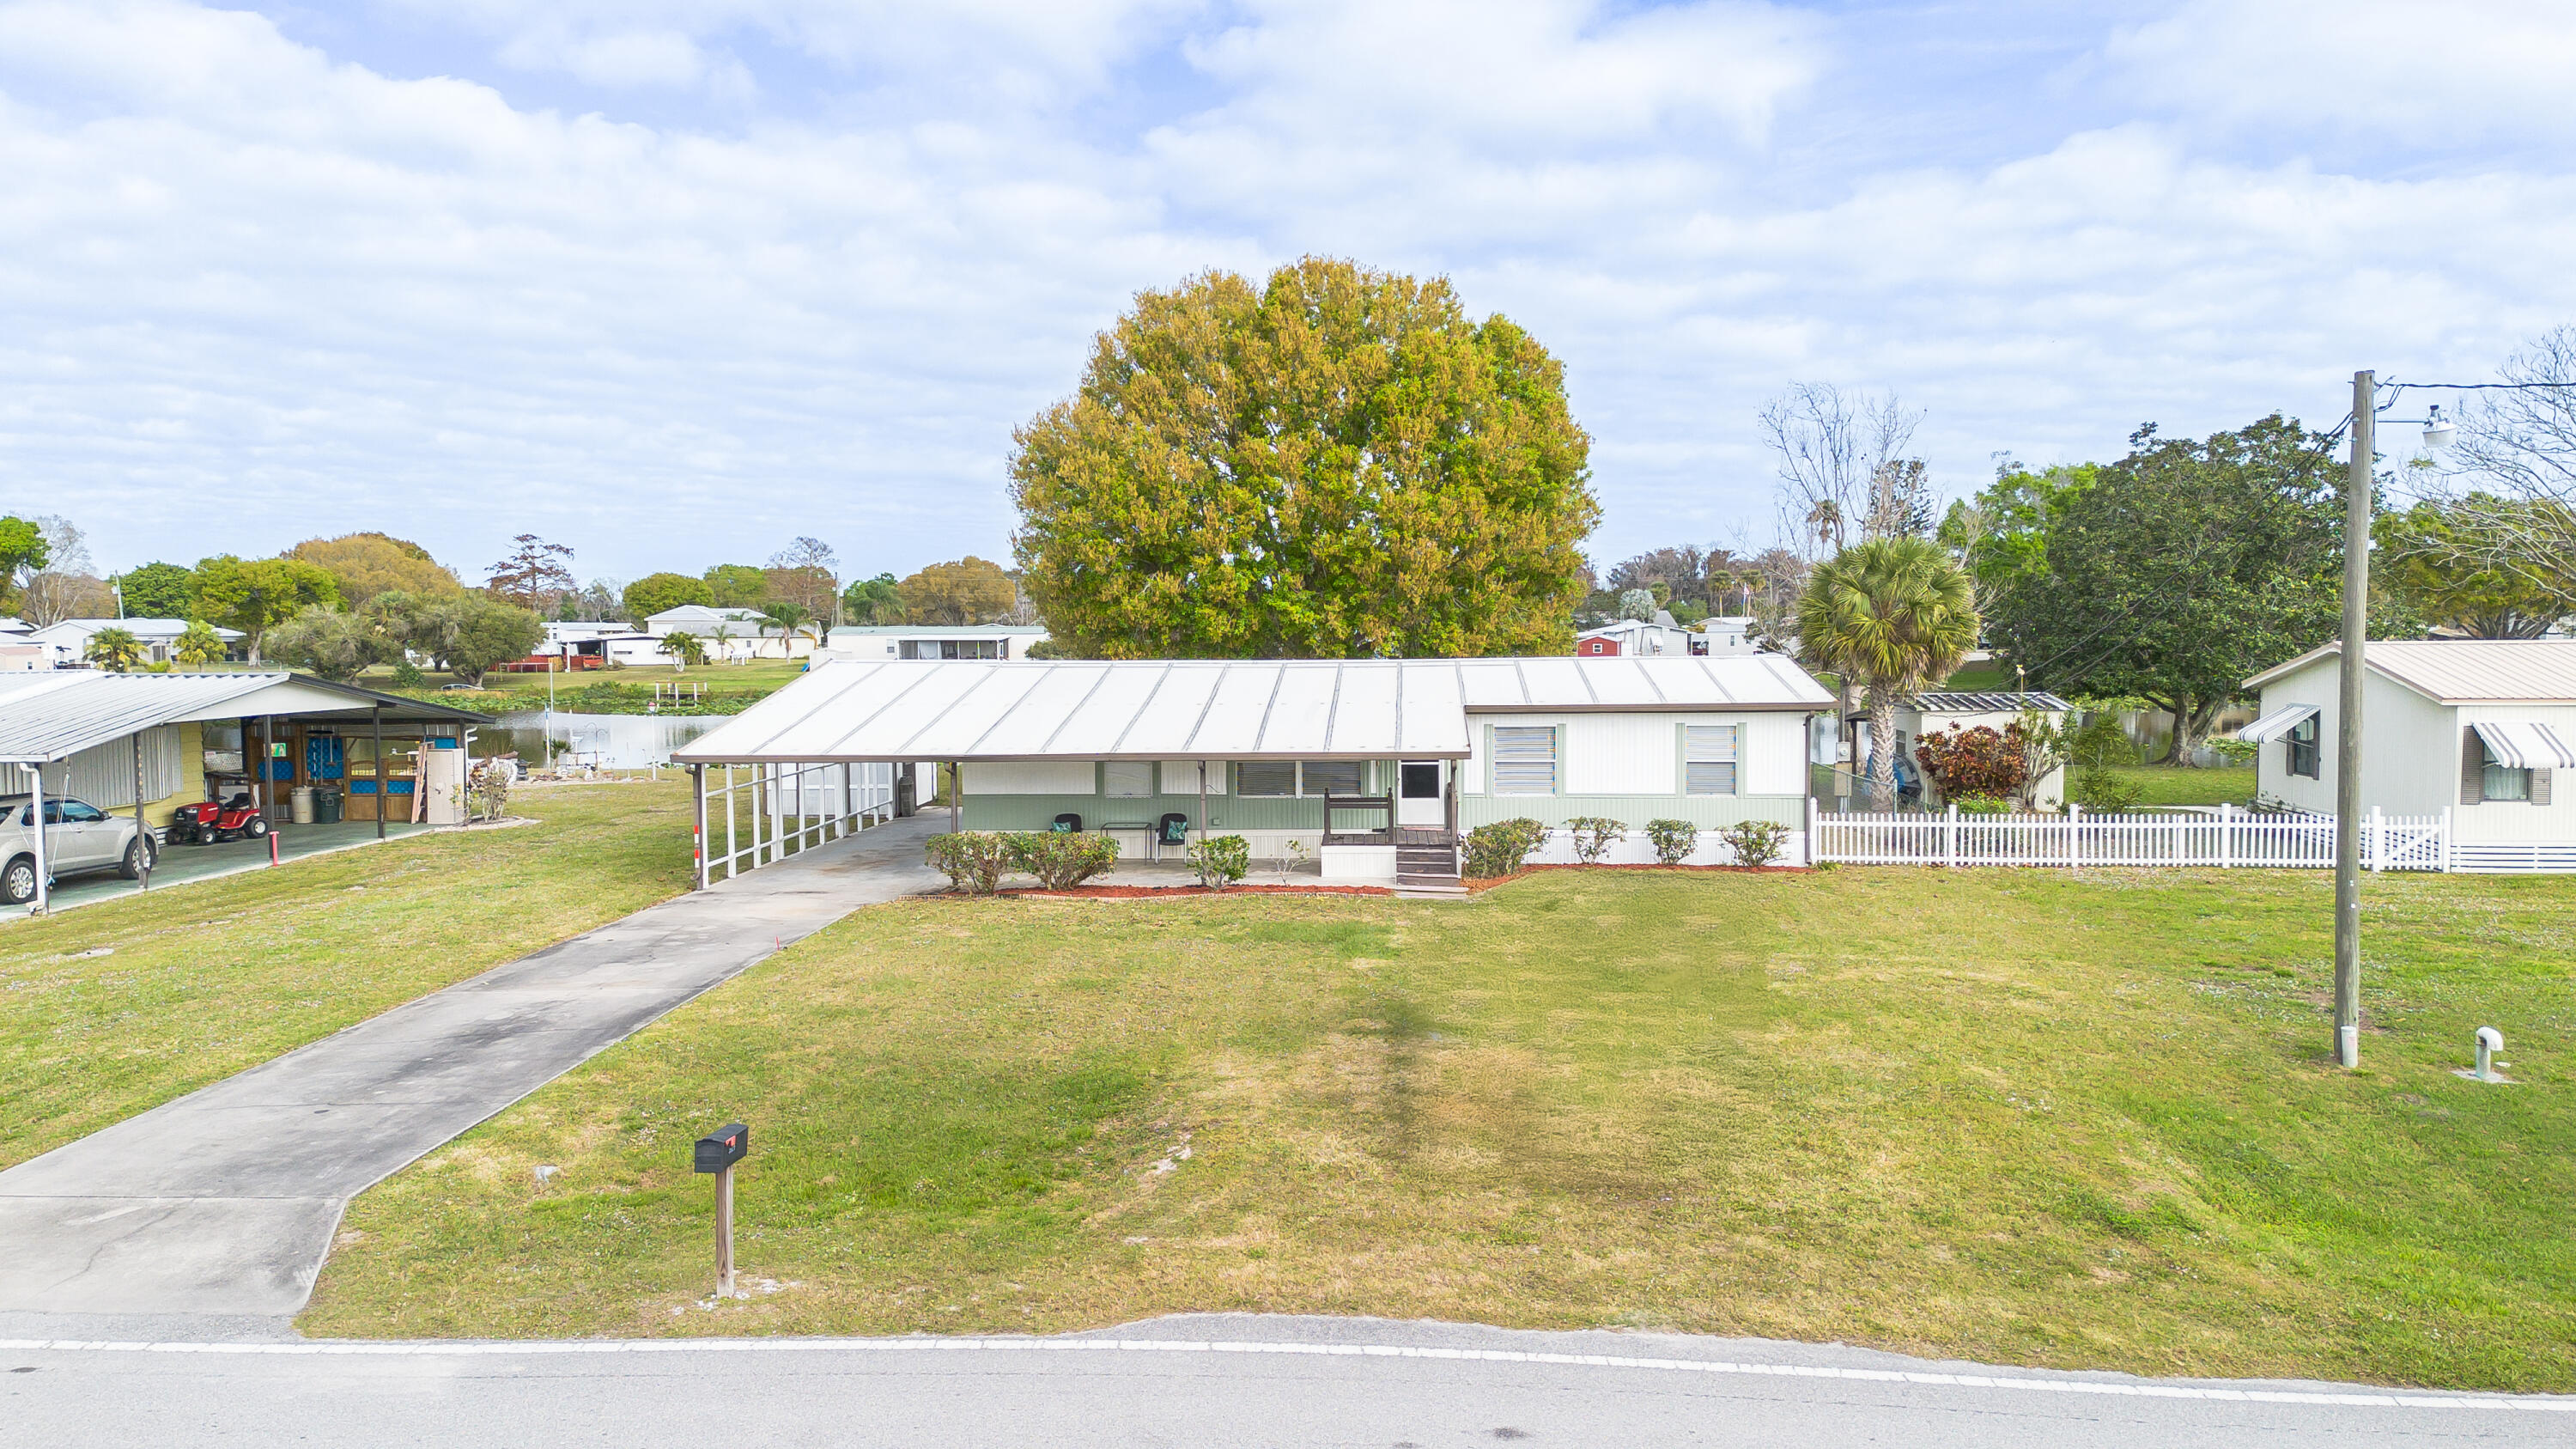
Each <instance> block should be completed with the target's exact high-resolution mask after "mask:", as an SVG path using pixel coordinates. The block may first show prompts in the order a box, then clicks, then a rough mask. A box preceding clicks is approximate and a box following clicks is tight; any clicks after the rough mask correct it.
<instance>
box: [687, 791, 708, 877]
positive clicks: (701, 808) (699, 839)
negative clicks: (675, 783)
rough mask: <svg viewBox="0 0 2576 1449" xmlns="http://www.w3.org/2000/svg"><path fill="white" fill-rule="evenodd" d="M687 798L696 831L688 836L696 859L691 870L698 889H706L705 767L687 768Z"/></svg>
mask: <svg viewBox="0 0 2576 1449" xmlns="http://www.w3.org/2000/svg"><path fill="white" fill-rule="evenodd" d="M689 798H690V800H691V801H692V802H693V804H694V807H695V810H696V814H695V816H694V817H693V818H695V819H696V821H697V829H696V830H695V831H694V832H693V833H692V834H691V835H690V836H689V850H690V853H691V854H693V855H695V856H696V857H697V860H696V861H695V862H694V863H693V864H692V866H691V869H693V870H694V871H696V872H697V877H698V889H699V890H705V889H706V888H707V767H706V766H704V765H691V766H690V767H689Z"/></svg>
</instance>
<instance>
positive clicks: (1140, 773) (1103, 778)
mask: <svg viewBox="0 0 2576 1449" xmlns="http://www.w3.org/2000/svg"><path fill="white" fill-rule="evenodd" d="M1100 793H1101V794H1103V795H1106V796H1108V797H1109V798H1111V799H1113V800H1135V799H1139V798H1141V797H1143V796H1147V795H1151V794H1153V793H1154V766H1153V764H1152V763H1151V762H1150V761H1146V760H1111V761H1109V762H1108V763H1107V764H1104V765H1102V766H1101V767H1100Z"/></svg>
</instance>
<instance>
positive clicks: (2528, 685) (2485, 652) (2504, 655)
mask: <svg viewBox="0 0 2576 1449" xmlns="http://www.w3.org/2000/svg"><path fill="white" fill-rule="evenodd" d="M2342 652H2343V651H2342V646H2341V645H2340V644H2326V645H2321V646H2319V647H2318V648H2315V649H2311V650H2309V651H2308V652H2307V653H2305V654H2302V655H2300V656H2299V657H2298V658H2296V659H2293V660H2291V661H2289V662H2288V663H2286V664H2279V665H2275V666H2273V667H2272V668H2270V669H2267V670H2264V671H2263V672H2262V673H2260V674H2258V675H2255V676H2254V677H2253V678H2252V679H2249V680H2247V681H2245V687H2246V688H2248V689H2261V688H2262V687H2263V686H2264V685H2267V684H2270V683H2271V682H2272V681H2274V680H2276V679H2279V678H2281V677H2283V676H2284V675H2287V674H2289V673H2290V672H2291V671H2293V670H2296V669H2301V668H2304V667H2306V666H2307V665H2309V664H2312V663H2315V662H2316V661H2317V660H2320V659H2331V658H2336V657H2339V656H2340V655H2341V654H2342ZM2362 660H2363V662H2364V663H2366V664H2368V665H2369V666H2370V667H2371V668H2372V669H2373V670H2375V671H2377V672H2379V673H2381V674H2384V675H2386V676H2388V677H2389V678H2391V679H2393V680H2396V681H2397V682H2398V683H2400V684H2402V685H2405V686H2406V687H2407V688H2409V689H2412V690H2414V691H2415V692H2416V693H2418V694H2421V695H2425V696H2427V697H2429V698H2432V699H2435V700H2439V701H2440V702H2442V703H2443V704H2576V639H2385V640H2381V639H2374V640H2372V641H2371V643H2370V646H2369V647H2368V648H2366V649H2364V650H2363V651H2362Z"/></svg>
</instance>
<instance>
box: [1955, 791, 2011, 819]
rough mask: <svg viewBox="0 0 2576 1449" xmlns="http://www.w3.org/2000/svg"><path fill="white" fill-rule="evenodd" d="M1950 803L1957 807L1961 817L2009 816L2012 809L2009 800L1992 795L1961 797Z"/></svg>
mask: <svg viewBox="0 0 2576 1449" xmlns="http://www.w3.org/2000/svg"><path fill="white" fill-rule="evenodd" d="M1950 803H1951V804H1953V805H1956V806H1958V807H1959V813H1960V814H1962V815H2010V814H2011V813H2013V808H2014V807H2013V802H2011V801H2010V800H1999V799H1996V798H1995V797H1994V796H1992V795H1962V796H1960V797H1959V798H1958V799H1956V800H1953V801H1951V802H1950Z"/></svg>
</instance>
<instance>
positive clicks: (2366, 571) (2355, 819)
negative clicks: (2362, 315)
mask: <svg viewBox="0 0 2576 1449" xmlns="http://www.w3.org/2000/svg"><path fill="white" fill-rule="evenodd" d="M2377 382H2378V380H2377V378H2375V377H2374V376H2373V375H2372V374H2371V373H2369V372H2367V371H2363V372H2356V373H2354V374H2353V375H2352V467H2351V470H2350V471H2349V472H2348V473H2346V474H2345V476H2344V484H2343V648H2342V650H2341V654H2342V658H2341V661H2340V664H2341V669H2340V671H2339V673H2340V675H2341V680H2340V682H2341V684H2342V686H2343V688H2342V693H2341V695H2340V696H2339V701H2340V702H2339V705H2338V708H2337V718H2336V720H2335V927H2334V951H2335V1060H2336V1061H2338V1062H2341V1063H2342V1064H2343V1065H2344V1066H2346V1067H2357V1066H2360V1065H2361V682H2362V648H2363V644H2364V636H2365V635H2366V633H2367V632H2368V624H2369V615H2370V493H2371V487H2372V477H2371V473H2372V468H2371V445H2372V438H2371V432H2372V428H2371V424H2372V423H2373V422H2374V421H2376V418H2377V412H2376V408H2377V398H2378V391H2379V390H2378V386H2377Z"/></svg>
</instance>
